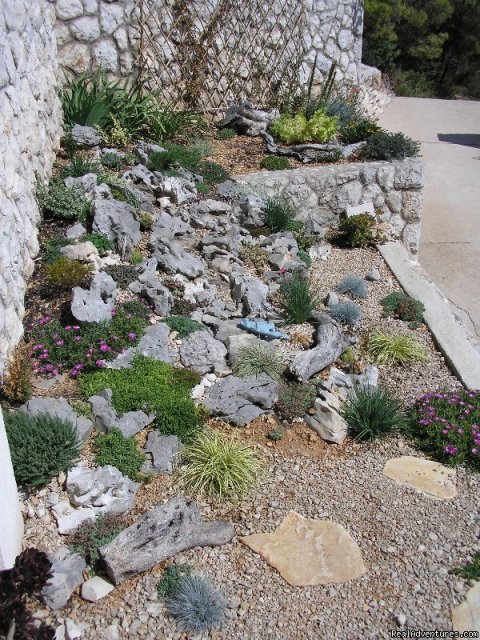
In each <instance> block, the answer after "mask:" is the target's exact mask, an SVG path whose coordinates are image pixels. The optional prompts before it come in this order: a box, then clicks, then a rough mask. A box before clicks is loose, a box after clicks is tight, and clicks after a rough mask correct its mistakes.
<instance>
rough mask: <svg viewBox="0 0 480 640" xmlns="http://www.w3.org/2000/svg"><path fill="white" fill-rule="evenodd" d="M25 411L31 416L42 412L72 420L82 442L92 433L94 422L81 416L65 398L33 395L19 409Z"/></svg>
mask: <svg viewBox="0 0 480 640" xmlns="http://www.w3.org/2000/svg"><path fill="white" fill-rule="evenodd" d="M19 410H20V411H23V413H27V414H28V415H30V416H38V415H39V414H41V413H47V414H48V415H49V416H55V417H56V418H60V420H65V421H66V422H70V423H71V424H73V426H74V427H75V429H76V432H77V436H78V439H79V441H80V442H81V443H83V442H85V440H86V439H87V438H88V436H89V435H90V434H91V433H92V429H93V422H92V421H91V420H88V418H85V417H83V416H79V415H78V414H77V413H76V412H75V411H74V410H73V409H72V407H71V406H70V405H69V404H68V402H67V401H66V400H65V398H62V397H59V398H40V397H33V398H30V400H27V402H25V403H24V404H22V406H21V407H20V409H19Z"/></svg>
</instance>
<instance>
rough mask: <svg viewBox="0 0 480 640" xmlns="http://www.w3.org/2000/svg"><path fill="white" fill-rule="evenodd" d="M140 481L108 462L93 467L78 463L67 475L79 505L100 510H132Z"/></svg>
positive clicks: (71, 495)
mask: <svg viewBox="0 0 480 640" xmlns="http://www.w3.org/2000/svg"><path fill="white" fill-rule="evenodd" d="M139 488H140V483H138V482H133V480H130V478H128V477H127V476H124V475H123V474H122V473H121V472H120V471H119V470H118V469H117V468H116V467H112V466H111V465H106V466H104V467H95V468H93V469H89V468H87V467H84V466H82V465H78V466H76V467H73V469H70V470H69V472H68V475H67V493H68V496H69V498H70V501H71V503H72V504H73V505H74V506H76V507H93V508H95V509H96V513H97V514H98V513H124V512H125V511H128V510H129V509H131V508H132V507H133V505H134V502H135V496H136V494H137V491H138V490H139Z"/></svg>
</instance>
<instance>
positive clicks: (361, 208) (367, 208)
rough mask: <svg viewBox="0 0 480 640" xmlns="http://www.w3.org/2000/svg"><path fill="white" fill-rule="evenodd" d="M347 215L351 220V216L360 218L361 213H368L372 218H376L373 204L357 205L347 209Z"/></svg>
mask: <svg viewBox="0 0 480 640" xmlns="http://www.w3.org/2000/svg"><path fill="white" fill-rule="evenodd" d="M345 213H346V215H347V218H350V217H351V216H358V215H359V214H360V213H368V214H369V215H370V216H373V217H375V209H374V206H373V202H364V203H363V204H357V205H356V206H354V207H347V209H346V211H345Z"/></svg>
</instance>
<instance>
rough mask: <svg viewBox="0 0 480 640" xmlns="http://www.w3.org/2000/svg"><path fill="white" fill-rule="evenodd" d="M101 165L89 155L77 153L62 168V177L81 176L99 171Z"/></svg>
mask: <svg viewBox="0 0 480 640" xmlns="http://www.w3.org/2000/svg"><path fill="white" fill-rule="evenodd" d="M99 172H101V167H100V165H99V164H98V163H97V162H92V161H91V160H90V159H89V158H88V156H86V155H85V154H83V153H76V154H74V155H73V156H72V158H71V159H70V162H69V163H68V164H67V165H65V166H64V167H63V169H62V173H61V175H62V178H68V177H72V178H80V177H81V176H84V175H86V174H87V173H99Z"/></svg>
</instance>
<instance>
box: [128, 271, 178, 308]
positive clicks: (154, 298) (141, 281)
mask: <svg viewBox="0 0 480 640" xmlns="http://www.w3.org/2000/svg"><path fill="white" fill-rule="evenodd" d="M128 288H129V289H130V291H132V292H133V293H137V294H138V295H140V296H142V297H143V298H146V300H148V302H150V303H151V304H152V305H153V306H154V308H155V313H157V314H158V315H159V316H167V315H168V314H169V313H170V310H171V308H172V306H173V296H172V294H171V293H170V291H169V289H167V287H165V286H164V285H163V284H162V282H161V280H160V278H158V276H157V275H156V273H155V271H153V270H151V269H146V270H145V271H144V272H143V273H140V274H139V275H138V277H137V279H136V280H134V281H133V282H131V283H130V284H129V285H128Z"/></svg>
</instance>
